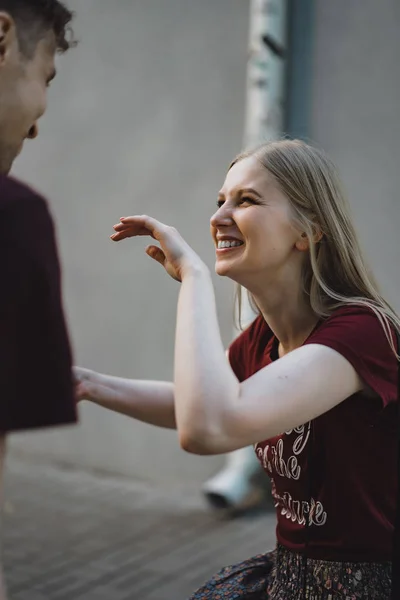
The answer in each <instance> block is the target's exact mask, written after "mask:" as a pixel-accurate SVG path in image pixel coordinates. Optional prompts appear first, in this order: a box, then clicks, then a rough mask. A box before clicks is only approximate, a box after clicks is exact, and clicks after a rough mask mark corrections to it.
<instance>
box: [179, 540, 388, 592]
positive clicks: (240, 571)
mask: <svg viewBox="0 0 400 600" xmlns="http://www.w3.org/2000/svg"><path fill="white" fill-rule="evenodd" d="M391 570H392V566H391V563H390V562H386V563H354V562H333V561H324V560H316V559H311V558H309V559H308V560H307V568H306V569H304V558H303V557H302V556H301V555H299V554H295V553H293V552H290V551H289V550H286V549H285V548H283V547H282V546H279V545H278V546H277V548H276V550H274V551H273V552H268V553H267V554H259V555H257V556H254V557H253V558H250V559H249V560H245V561H244V562H242V563H239V564H237V565H234V566H231V567H225V568H224V569H222V570H221V571H220V572H219V573H218V574H217V575H215V576H214V577H213V578H212V579H211V580H210V581H209V582H208V583H206V584H205V585H204V586H203V587H202V588H200V589H199V590H198V591H197V592H195V593H194V594H193V596H191V597H190V600H228V599H229V600H361V599H362V600H389V599H390V591H391ZM304 571H305V572H306V578H307V581H306V582H305V581H304ZM305 590H306V593H305Z"/></svg>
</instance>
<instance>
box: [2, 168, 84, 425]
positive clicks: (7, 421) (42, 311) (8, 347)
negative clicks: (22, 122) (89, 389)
mask: <svg viewBox="0 0 400 600" xmlns="http://www.w3.org/2000/svg"><path fill="white" fill-rule="evenodd" d="M71 366H72V359H71V351H70V345H69V340H68V335H67V330H66V325H65V319H64V314H63V307H62V299H61V283H60V268H59V261H58V256H57V248H56V242H55V236H54V227H53V222H52V219H51V216H50V214H49V211H48V208H47V205H46V203H45V201H44V200H43V199H42V198H41V197H40V196H38V195H37V194H36V193H35V192H33V191H32V190H30V189H29V188H27V187H25V186H23V185H21V184H20V183H18V182H16V181H14V180H13V179H10V178H3V177H2V178H0V431H2V432H8V431H16V430H22V429H32V428H37V427H47V426H53V425H61V424H67V423H73V422H75V421H76V409H75V402H74V397H73V385H72V377H71Z"/></svg>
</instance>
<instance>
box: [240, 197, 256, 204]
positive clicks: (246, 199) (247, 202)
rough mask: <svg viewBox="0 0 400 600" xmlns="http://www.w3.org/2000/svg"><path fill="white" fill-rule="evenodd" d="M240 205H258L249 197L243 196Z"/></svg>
mask: <svg viewBox="0 0 400 600" xmlns="http://www.w3.org/2000/svg"><path fill="white" fill-rule="evenodd" d="M239 204H257V202H256V201H255V200H253V198H250V197H249V196H242V197H241V198H240V200H239Z"/></svg>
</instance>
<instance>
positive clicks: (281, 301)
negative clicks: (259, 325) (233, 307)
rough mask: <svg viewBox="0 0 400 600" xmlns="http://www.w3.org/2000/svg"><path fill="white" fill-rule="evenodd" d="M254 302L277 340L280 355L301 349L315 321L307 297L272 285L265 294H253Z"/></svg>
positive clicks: (295, 291)
mask: <svg viewBox="0 0 400 600" xmlns="http://www.w3.org/2000/svg"><path fill="white" fill-rule="evenodd" d="M254 300H255V302H256V304H257V306H258V308H259V310H260V312H261V314H262V316H263V317H264V319H265V321H266V322H267V324H268V326H269V327H270V329H271V330H272V332H273V333H274V335H275V337H276V338H277V339H278V340H279V355H280V356H283V355H284V354H287V353H288V352H290V351H291V350H294V349H295V348H298V347H299V346H301V345H302V344H303V343H304V341H305V340H306V339H307V338H308V336H309V335H310V333H311V332H312V330H313V329H314V328H315V326H316V325H317V323H318V321H319V317H318V315H316V314H315V312H314V311H313V310H312V308H311V306H310V303H309V301H308V296H306V294H304V293H303V292H300V289H299V288H297V290H296V289H294V287H293V286H280V287H275V286H274V287H273V288H272V289H271V288H270V289H269V291H268V293H265V294H262V295H261V294H257V295H254Z"/></svg>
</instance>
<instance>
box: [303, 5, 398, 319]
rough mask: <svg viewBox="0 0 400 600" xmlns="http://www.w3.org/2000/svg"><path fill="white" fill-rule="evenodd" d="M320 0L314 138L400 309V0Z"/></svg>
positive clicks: (380, 276) (385, 288) (379, 274)
mask: <svg viewBox="0 0 400 600" xmlns="http://www.w3.org/2000/svg"><path fill="white" fill-rule="evenodd" d="M315 4H316V17H317V19H316V32H315V34H316V40H315V52H314V77H313V82H314V83H313V116H312V131H311V137H312V138H313V139H314V140H315V141H317V142H318V143H319V144H320V145H321V146H322V147H323V148H324V149H325V150H327V151H328V152H329V154H330V155H331V156H332V157H333V159H334V160H335V161H336V163H337V164H338V166H339V168H340V171H341V174H342V177H343V180H344V183H345V186H346V188H347V191H348V195H349V198H350V201H351V204H352V207H353V211H354V215H355V218H356V224H357V226H358V230H359V233H360V236H361V241H362V244H363V247H364V249H365V251H366V253H367V256H368V258H369V261H370V264H371V265H372V267H373V268H374V271H375V274H376V276H377V278H378V281H379V282H380V283H381V286H382V289H383V291H384V292H385V294H386V295H387V297H388V298H389V299H390V300H391V302H392V303H393V305H394V306H395V307H396V308H397V309H400V273H399V257H400V235H399V227H400V199H399V191H400V161H399V139H400V119H399V106H400V76H399V56H400V35H399V31H400V4H399V3H398V2H397V0H379V2H377V1H376V0H353V1H352V2H348V1H347V0H335V1H334V2H332V1H331V0H316V3H315Z"/></svg>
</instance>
